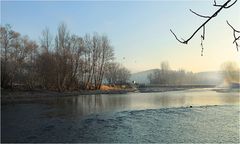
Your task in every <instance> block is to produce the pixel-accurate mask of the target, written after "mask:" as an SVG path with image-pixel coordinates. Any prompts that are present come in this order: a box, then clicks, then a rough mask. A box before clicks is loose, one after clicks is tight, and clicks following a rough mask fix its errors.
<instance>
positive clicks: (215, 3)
mask: <svg viewBox="0 0 240 144" xmlns="http://www.w3.org/2000/svg"><path fill="white" fill-rule="evenodd" d="M230 1H231V0H230ZM236 2H237V0H235V1H234V2H233V3H232V4H231V5H229V6H224V7H223V8H225V9H227V8H230V7H231V6H233V5H234V4H235V3H236ZM213 6H216V7H222V6H223V5H219V4H217V2H216V0H214V4H213Z"/></svg>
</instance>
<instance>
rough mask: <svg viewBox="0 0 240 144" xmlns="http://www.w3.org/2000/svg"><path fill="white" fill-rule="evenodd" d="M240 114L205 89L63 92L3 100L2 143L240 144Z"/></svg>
mask: <svg viewBox="0 0 240 144" xmlns="http://www.w3.org/2000/svg"><path fill="white" fill-rule="evenodd" d="M190 105H191V106H193V107H192V108H190V107H189V106H190ZM239 114H240V110H239V93H217V92H215V91H211V90H209V89H193V90H187V91H175V92H164V93H129V94H119V95H117V94H114V95H92V96H90V95H86V96H76V97H64V98H63V97H62V98H57V99H46V101H44V102H41V103H32V104H29V103H28V104H13V105H12V104H11V105H3V106H2V107H1V142H40V143H43V142H55V143H56V142H64V143H66V142H95V143H99V142H126V143H128V142H145V143H146V142H147V143H148V142H164V143H169V142H170V143H176V142H183V143H187V142H190V143H193V142H200V143H219V142H222V143H229V142H230V143H239V142H240V138H239V126H240V125H239Z"/></svg>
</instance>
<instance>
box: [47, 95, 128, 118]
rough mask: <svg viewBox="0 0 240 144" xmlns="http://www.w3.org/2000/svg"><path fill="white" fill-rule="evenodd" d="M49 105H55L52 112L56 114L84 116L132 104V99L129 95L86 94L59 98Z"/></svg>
mask: <svg viewBox="0 0 240 144" xmlns="http://www.w3.org/2000/svg"><path fill="white" fill-rule="evenodd" d="M49 105H50V106H51V107H53V111H51V112H50V114H51V115H54V116H83V115H88V114H91V113H99V112H104V111H109V110H111V111H112V110H116V109H119V108H124V107H127V105H130V101H129V98H128V97H127V96H118V95H86V96H77V97H66V98H59V99H57V100H56V101H54V102H52V103H49Z"/></svg>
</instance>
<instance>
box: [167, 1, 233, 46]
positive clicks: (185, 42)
mask: <svg viewBox="0 0 240 144" xmlns="http://www.w3.org/2000/svg"><path fill="white" fill-rule="evenodd" d="M230 1H231V0H228V1H227V2H225V3H224V4H223V5H222V6H221V7H220V8H219V9H218V10H217V11H216V12H215V13H214V14H213V15H212V16H210V17H209V18H208V19H207V20H206V21H205V22H204V23H203V24H202V25H200V26H199V27H198V28H197V30H195V31H194V32H193V34H192V35H191V36H190V37H189V38H188V39H187V40H183V41H181V40H179V38H178V37H177V36H176V34H175V33H174V32H173V31H172V30H171V29H170V31H171V33H172V34H173V35H174V37H175V38H176V39H177V40H178V41H179V42H180V43H183V44H187V43H188V42H189V41H190V40H191V39H192V38H193V37H194V35H195V34H196V33H197V32H198V31H199V30H200V29H201V28H203V27H205V25H206V24H207V23H208V22H209V21H210V20H211V19H212V18H213V17H215V16H217V14H218V13H219V12H220V11H221V10H222V9H223V8H225V7H226V6H227V5H228V3H229V2H230ZM235 3H236V2H234V3H233V4H235ZM233 4H232V5H233ZM232 5H230V6H232Z"/></svg>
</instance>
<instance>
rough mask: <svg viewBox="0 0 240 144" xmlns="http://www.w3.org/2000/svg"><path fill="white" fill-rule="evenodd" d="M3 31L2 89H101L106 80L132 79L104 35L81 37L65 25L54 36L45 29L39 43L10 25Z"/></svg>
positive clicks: (95, 34) (119, 82) (4, 27)
mask: <svg viewBox="0 0 240 144" xmlns="http://www.w3.org/2000/svg"><path fill="white" fill-rule="evenodd" d="M0 32H1V37H0V42H1V88H4V89H6V88H11V89H16V88H18V89H19V88H22V89H28V90H32V89H36V88H37V89H46V90H53V91H59V92H63V91H74V90H99V89H101V86H102V84H103V83H107V81H108V82H109V84H112V85H115V84H124V83H126V82H127V80H128V79H129V77H130V71H129V70H127V69H126V68H125V67H124V66H122V65H120V64H119V63H117V62H115V61H114V48H113V46H112V45H111V43H110V40H109V39H108V37H107V36H105V35H99V34H98V33H94V34H92V35H91V34H85V35H84V36H78V35H75V34H73V33H70V32H69V30H68V29H67V26H66V25H65V24H64V23H62V24H60V25H59V26H58V29H57V34H56V35H55V36H53V35H52V34H51V33H50V30H49V29H48V28H46V29H44V30H43V32H42V34H41V36H40V42H39V43H37V42H36V41H33V40H31V39H30V38H29V37H28V36H22V35H21V34H20V33H18V32H16V31H14V30H12V28H11V26H10V25H6V26H1V27H0ZM106 73H107V75H106ZM106 76H107V77H106Z"/></svg>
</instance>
